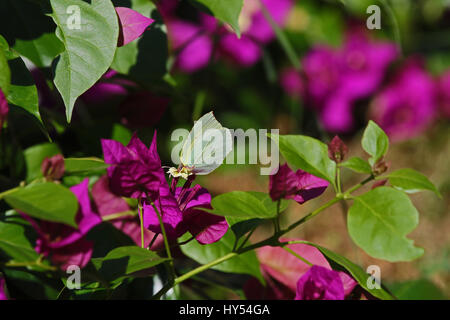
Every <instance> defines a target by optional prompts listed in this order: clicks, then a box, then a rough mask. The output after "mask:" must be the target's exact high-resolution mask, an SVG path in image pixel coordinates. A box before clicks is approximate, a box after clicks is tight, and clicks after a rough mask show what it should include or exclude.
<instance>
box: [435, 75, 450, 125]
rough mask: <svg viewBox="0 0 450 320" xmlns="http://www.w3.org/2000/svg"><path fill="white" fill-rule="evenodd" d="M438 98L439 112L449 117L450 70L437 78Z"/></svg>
mask: <svg viewBox="0 0 450 320" xmlns="http://www.w3.org/2000/svg"><path fill="white" fill-rule="evenodd" d="M438 81H439V82H438V90H439V93H438V99H439V107H440V111H441V114H442V115H444V116H445V117H446V118H450V70H449V71H447V72H445V73H444V74H443V75H442V76H441V77H440V78H439V80H438Z"/></svg>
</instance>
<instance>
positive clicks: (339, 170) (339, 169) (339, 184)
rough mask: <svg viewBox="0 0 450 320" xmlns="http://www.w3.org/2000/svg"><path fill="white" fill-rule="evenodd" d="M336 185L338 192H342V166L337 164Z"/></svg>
mask: <svg viewBox="0 0 450 320" xmlns="http://www.w3.org/2000/svg"><path fill="white" fill-rule="evenodd" d="M336 186H337V192H338V193H339V194H340V193H341V192H342V186H341V168H340V167H339V166H336Z"/></svg>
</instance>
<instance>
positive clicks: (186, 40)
mask: <svg viewBox="0 0 450 320" xmlns="http://www.w3.org/2000/svg"><path fill="white" fill-rule="evenodd" d="M205 16H206V15H202V16H201V19H204V18H203V17H205ZM166 24H167V30H168V32H169V39H170V40H171V45H172V48H173V50H175V52H177V59H176V61H175V67H176V68H178V69H179V70H181V71H183V72H187V73H191V72H195V71H197V70H199V69H202V68H204V67H206V66H207V65H208V63H209V62H210V60H211V55H212V51H213V40H212V38H211V37H210V35H209V33H208V30H207V29H205V27H204V25H197V24H195V23H192V22H189V21H183V20H179V19H176V20H175V19H173V20H172V19H171V20H168V21H167V23H166Z"/></svg>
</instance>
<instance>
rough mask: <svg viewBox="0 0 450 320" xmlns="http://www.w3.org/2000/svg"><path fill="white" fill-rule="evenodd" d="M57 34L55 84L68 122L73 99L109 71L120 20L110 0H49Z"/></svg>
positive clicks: (73, 102)
mask: <svg viewBox="0 0 450 320" xmlns="http://www.w3.org/2000/svg"><path fill="white" fill-rule="evenodd" d="M50 3H51V6H52V9H53V13H52V14H51V17H52V18H53V20H54V21H55V23H56V25H57V26H58V28H57V29H56V35H57V36H58V38H59V39H60V40H61V41H62V43H63V44H64V52H63V53H61V55H60V58H59V61H58V64H57V65H56V70H55V79H54V82H55V86H56V88H57V89H58V91H59V92H60V93H61V96H62V98H63V100H64V104H65V106H66V117H67V121H68V122H70V120H71V117H72V112H73V107H74V104H75V101H76V99H77V98H78V97H79V96H80V95H81V94H83V93H84V92H85V91H86V90H88V89H89V88H90V87H91V86H93V85H94V84H95V83H96V82H97V80H99V79H100V77H101V76H102V75H103V74H104V73H105V72H106V71H107V70H108V68H109V66H110V65H111V63H112V61H113V58H114V53H115V51H116V47H117V39H118V36H119V23H118V19H117V14H116V11H115V10H114V6H113V4H112V3H111V1H110V0H96V1H92V3H91V4H89V3H87V2H84V1H82V0H51V1H50Z"/></svg>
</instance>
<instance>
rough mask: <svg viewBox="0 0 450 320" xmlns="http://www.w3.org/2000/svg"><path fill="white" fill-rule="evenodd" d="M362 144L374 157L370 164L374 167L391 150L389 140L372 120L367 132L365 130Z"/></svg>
mask: <svg viewBox="0 0 450 320" xmlns="http://www.w3.org/2000/svg"><path fill="white" fill-rule="evenodd" d="M361 144H362V147H363V149H364V150H365V151H366V152H367V153H368V154H370V155H371V156H372V157H371V158H370V159H369V163H370V164H371V165H374V164H375V163H376V162H377V161H378V160H379V159H381V157H383V156H384V155H385V154H386V152H387V150H388V148H389V138H388V136H387V135H386V133H385V132H384V131H383V129H381V128H380V127H379V126H378V125H377V124H376V123H375V122H373V121H372V120H370V121H369V124H368V125H367V127H366V130H364V134H363V137H362V140H361Z"/></svg>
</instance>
